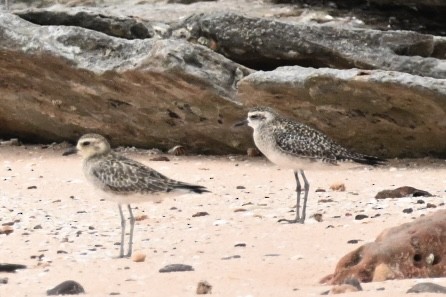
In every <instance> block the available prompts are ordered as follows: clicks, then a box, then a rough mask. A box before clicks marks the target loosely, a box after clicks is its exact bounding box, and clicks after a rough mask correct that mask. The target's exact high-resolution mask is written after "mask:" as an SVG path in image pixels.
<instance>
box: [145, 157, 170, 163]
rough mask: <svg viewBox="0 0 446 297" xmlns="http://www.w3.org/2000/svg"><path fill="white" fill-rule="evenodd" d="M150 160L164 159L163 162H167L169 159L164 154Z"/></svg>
mask: <svg viewBox="0 0 446 297" xmlns="http://www.w3.org/2000/svg"><path fill="white" fill-rule="evenodd" d="M150 161H165V162H168V161H170V159H169V158H167V157H165V156H158V157H154V158H152V159H150Z"/></svg>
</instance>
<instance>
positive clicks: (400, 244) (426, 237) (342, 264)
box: [321, 210, 446, 284]
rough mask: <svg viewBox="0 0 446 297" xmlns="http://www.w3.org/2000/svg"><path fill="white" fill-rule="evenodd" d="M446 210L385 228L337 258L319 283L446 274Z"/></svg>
mask: <svg viewBox="0 0 446 297" xmlns="http://www.w3.org/2000/svg"><path fill="white" fill-rule="evenodd" d="M444 255H446V210H440V211H437V212H435V213H433V214H431V215H429V216H425V217H420V218H418V219H417V220H415V221H413V222H410V223H406V224H402V225H400V226H397V227H393V228H390V229H386V230H384V231H383V232H382V233H381V234H380V235H379V236H378V237H377V238H376V240H375V241H374V242H371V243H367V244H365V245H363V246H361V247H359V248H357V249H356V250H354V251H352V252H350V253H348V254H347V255H345V256H344V257H342V258H341V260H339V262H338V264H337V266H336V269H335V272H334V273H333V274H331V275H328V276H326V277H324V278H323V279H322V280H321V282H326V283H329V284H342V283H343V282H344V280H345V279H346V278H350V277H355V278H357V279H358V280H359V281H361V282H371V281H384V280H387V279H404V278H425V277H445V276H446V257H444Z"/></svg>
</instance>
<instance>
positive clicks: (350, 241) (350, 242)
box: [347, 239, 360, 244]
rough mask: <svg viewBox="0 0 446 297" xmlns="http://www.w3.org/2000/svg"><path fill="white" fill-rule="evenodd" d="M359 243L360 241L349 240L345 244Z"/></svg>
mask: <svg viewBox="0 0 446 297" xmlns="http://www.w3.org/2000/svg"><path fill="white" fill-rule="evenodd" d="M359 241H360V239H350V240H349V241H347V243H349V244H357V243H358V242H359Z"/></svg>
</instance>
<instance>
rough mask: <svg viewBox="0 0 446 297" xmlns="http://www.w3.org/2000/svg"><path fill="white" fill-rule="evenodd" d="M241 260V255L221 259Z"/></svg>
mask: <svg viewBox="0 0 446 297" xmlns="http://www.w3.org/2000/svg"><path fill="white" fill-rule="evenodd" d="M240 258H241V256H240V255H234V256H228V257H223V258H221V259H222V260H231V259H240Z"/></svg>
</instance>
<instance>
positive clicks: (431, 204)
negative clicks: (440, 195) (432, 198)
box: [426, 202, 437, 208]
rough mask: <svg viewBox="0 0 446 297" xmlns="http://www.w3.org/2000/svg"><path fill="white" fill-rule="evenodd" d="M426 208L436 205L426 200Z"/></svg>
mask: <svg viewBox="0 0 446 297" xmlns="http://www.w3.org/2000/svg"><path fill="white" fill-rule="evenodd" d="M426 208H437V206H436V205H435V204H433V203H430V202H428V203H427V204H426Z"/></svg>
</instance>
